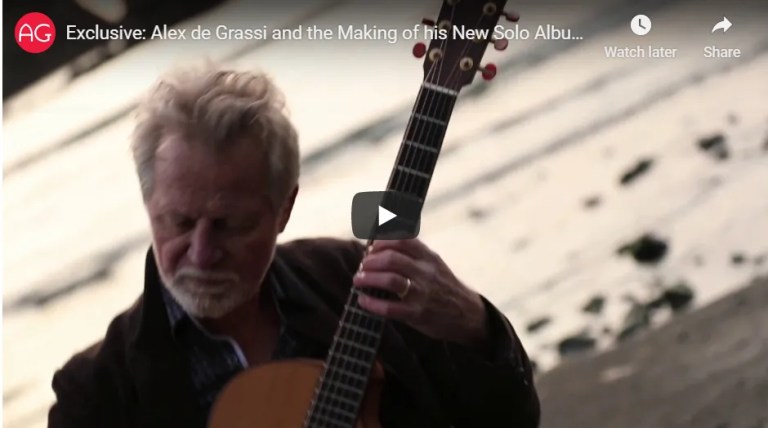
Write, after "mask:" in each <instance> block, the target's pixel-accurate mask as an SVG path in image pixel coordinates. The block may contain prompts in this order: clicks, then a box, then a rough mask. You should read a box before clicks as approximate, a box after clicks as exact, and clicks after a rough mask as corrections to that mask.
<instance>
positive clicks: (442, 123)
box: [412, 113, 448, 127]
mask: <svg viewBox="0 0 768 428" xmlns="http://www.w3.org/2000/svg"><path fill="white" fill-rule="evenodd" d="M412 116H413V117H414V118H416V119H420V120H424V121H427V122H429V123H433V124H435V125H440V126H442V127H446V126H448V122H446V121H443V120H440V119H435V118H434V117H432V116H427V115H425V114H420V113H414V114H413V115H412Z"/></svg>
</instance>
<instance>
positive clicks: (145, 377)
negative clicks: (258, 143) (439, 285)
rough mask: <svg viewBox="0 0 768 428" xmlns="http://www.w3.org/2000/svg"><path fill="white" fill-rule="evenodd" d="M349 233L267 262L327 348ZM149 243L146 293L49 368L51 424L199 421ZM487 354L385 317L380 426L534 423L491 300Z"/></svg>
mask: <svg viewBox="0 0 768 428" xmlns="http://www.w3.org/2000/svg"><path fill="white" fill-rule="evenodd" d="M362 250H363V248H362V246H361V245H360V244H359V243H357V242H353V241H341V240H334V239H311V240H310V239H307V240H299V241H293V242H290V243H287V244H281V245H279V246H278V249H277V253H276V256H275V261H274V263H273V266H272V269H273V272H275V274H276V275H277V276H278V278H279V280H280V281H281V282H282V283H284V284H286V286H285V287H284V289H285V293H284V294H285V295H284V296H283V297H282V298H283V299H285V300H287V302H286V303H287V304H286V305H285V306H286V308H287V309H285V310H286V311H287V312H286V319H287V322H289V323H290V324H291V326H292V327H293V328H295V329H297V331H300V332H302V334H304V335H306V336H307V337H310V338H312V339H314V340H317V341H318V342H319V343H323V344H325V346H327V345H328V344H329V343H330V339H331V338H332V336H333V334H334V332H335V329H336V325H337V322H338V317H339V315H340V313H341V311H342V309H343V307H344V303H345V302H346V297H347V294H348V292H349V288H350V287H351V283H352V282H351V280H352V276H353V274H354V272H355V271H356V269H357V266H358V265H359V263H360V260H361V257H362ZM161 287H162V285H161V283H160V281H159V276H158V272H157V266H156V265H155V261H154V256H153V255H152V251H151V250H150V251H149V252H148V254H147V258H146V269H145V279H144V292H143V294H142V296H141V297H140V298H139V299H138V300H137V302H136V303H135V304H134V305H133V306H132V307H131V308H129V309H128V310H127V311H125V312H123V313H122V314H120V315H118V316H117V317H116V318H115V319H114V320H113V321H112V322H111V324H110V325H109V327H108V329H107V333H106V336H105V337H104V339H103V340H102V341H100V342H98V343H96V344H94V345H92V346H91V347H89V348H88V349H86V350H84V351H82V352H80V353H78V354H77V355H75V356H73V357H72V358H71V359H70V360H69V361H68V362H67V363H66V364H65V365H64V367H63V368H62V369H60V370H58V371H57V372H56V374H55V375H54V377H53V389H54V392H55V393H56V397H57V402H56V403H55V404H54V405H53V407H52V408H51V409H50V412H49V421H48V426H49V428H90V427H108V428H121V427H126V428H127V427H148V428H149V427H158V428H160V427H162V428H168V427H185V428H186V427H190V428H202V427H204V426H205V421H204V418H203V417H201V415H200V414H198V413H197V412H196V410H195V406H194V404H193V403H194V397H193V393H192V385H191V381H190V380H189V378H188V376H186V373H188V372H189V371H188V368H187V367H186V366H185V364H187V363H186V359H185V358H184V356H183V355H182V354H181V352H180V351H179V348H178V347H177V345H176V344H175V342H174V341H173V340H172V336H171V331H170V322H169V320H168V316H167V313H166V311H165V307H164V303H163V300H162V292H161ZM485 303H486V306H487V307H488V309H489V323H490V327H491V329H492V330H491V331H492V337H494V338H495V339H494V340H496V344H495V346H494V347H495V348H496V349H495V350H494V352H496V353H498V352H501V353H505V354H507V355H480V354H479V353H477V352H476V351H474V350H470V349H467V348H465V347H463V346H461V345H457V344H452V343H444V342H440V341H436V340H432V339H429V338H427V337H425V336H424V335H422V334H420V333H418V332H416V331H415V330H413V329H410V328H408V327H406V326H404V325H402V324H399V323H394V322H391V323H388V325H387V327H386V330H385V332H384V335H383V337H382V341H381V346H380V350H379V358H380V362H381V363H382V365H383V367H384V368H385V375H386V386H385V388H384V391H383V394H382V398H381V403H380V406H381V407H380V409H381V412H380V420H381V423H382V425H383V426H384V427H398V428H399V427H409V426H414V427H415V426H418V427H449V426H455V427H515V428H533V427H536V426H538V423H539V412H540V410H539V401H538V396H537V394H536V390H535V388H534V385H533V380H532V373H531V366H530V363H529V361H528V357H527V356H526V354H525V351H524V350H523V347H522V345H521V344H520V342H519V341H518V339H517V336H516V335H515V333H514V331H513V329H512V326H511V325H510V324H509V322H508V321H507V320H506V318H504V317H503V315H501V313H500V312H499V311H498V310H496V309H495V308H494V307H493V306H492V305H491V304H490V303H489V302H488V301H487V300H486V301H485Z"/></svg>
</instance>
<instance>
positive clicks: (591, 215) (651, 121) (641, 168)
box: [2, 0, 768, 428]
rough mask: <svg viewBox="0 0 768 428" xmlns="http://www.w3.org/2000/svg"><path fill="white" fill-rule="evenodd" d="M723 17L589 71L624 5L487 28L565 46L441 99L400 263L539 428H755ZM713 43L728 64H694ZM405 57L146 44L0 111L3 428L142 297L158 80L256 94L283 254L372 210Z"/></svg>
mask: <svg viewBox="0 0 768 428" xmlns="http://www.w3.org/2000/svg"><path fill="white" fill-rule="evenodd" d="M733 4H734V5H736V6H732V7H730V8H729V9H728V11H727V13H728V17H729V19H730V20H731V21H733V22H734V27H733V29H731V30H730V31H729V32H728V33H725V34H717V35H714V34H711V33H710V31H709V30H710V28H711V26H712V24H713V22H715V21H716V20H717V19H721V18H722V15H723V13H724V12H723V7H724V6H722V4H721V3H718V2H715V1H701V2H694V1H692V0H689V1H682V0H680V1H649V2H645V3H644V10H643V12H644V13H646V14H648V15H649V16H652V17H653V19H654V22H655V23H654V30H653V31H652V32H651V33H649V34H648V35H647V36H645V38H644V40H643V44H651V45H655V46H666V47H668V48H675V49H677V54H676V55H677V56H676V57H675V58H674V59H673V58H611V59H608V58H606V57H605V53H604V51H605V49H604V48H605V46H606V45H629V44H633V45H635V44H637V39H636V38H635V36H634V35H633V34H632V33H631V32H630V30H629V22H630V20H631V18H632V17H633V15H634V14H636V13H637V10H636V9H637V7H636V2H632V1H630V0H624V1H621V0H600V1H596V2H590V3H589V4H588V5H586V4H584V5H579V6H578V7H577V6H575V5H573V6H568V7H559V8H556V9H547V8H545V7H543V6H541V5H540V4H538V2H535V1H526V2H517V3H514V4H513V3H509V5H510V7H512V8H514V9H516V10H517V11H518V12H519V13H520V15H521V17H522V18H521V20H520V22H519V23H518V24H517V25H526V26H529V28H536V27H537V26H539V25H555V26H557V27H558V28H570V29H572V34H574V35H578V37H579V38H578V39H576V38H574V39H572V40H533V39H532V40H513V41H510V44H509V47H508V48H507V49H506V50H503V51H494V50H490V49H489V51H488V53H487V56H486V58H485V60H486V61H488V62H493V63H495V64H496V65H497V66H498V69H499V71H498V75H497V76H496V77H495V78H494V79H493V80H491V81H490V82H486V81H483V80H481V79H475V82H474V83H473V84H472V85H471V86H469V87H467V88H465V89H464V90H463V91H462V94H461V96H460V98H459V101H458V103H457V106H456V108H455V110H454V113H453V117H452V121H451V125H450V127H449V130H448V134H447V136H446V140H445V143H444V146H443V150H442V154H441V156H440V159H439V161H438V164H437V169H436V172H435V175H434V177H433V179H432V183H431V187H430V191H429V195H428V197H427V201H426V204H425V208H424V214H423V218H422V227H421V235H420V238H421V239H422V240H424V241H425V242H426V243H427V244H429V245H430V246H431V247H432V248H433V249H435V251H436V252H438V253H439V254H440V255H441V256H442V258H443V259H444V260H445V261H446V262H447V263H448V264H449V265H450V266H451V267H452V268H453V270H454V271H455V273H456V274H457V275H458V276H459V277H460V278H461V279H462V280H463V281H465V282H466V283H467V284H468V285H470V286H471V287H473V288H475V289H476V290H478V291H479V292H481V293H483V294H484V295H485V296H486V297H488V299H490V300H491V301H492V302H493V303H494V304H496V305H497V306H498V307H499V308H500V309H501V310H502V311H503V312H504V313H505V314H506V315H507V316H508V318H509V319H510V321H511V322H512V323H513V324H514V326H515V328H516V330H517V332H518V333H519V335H520V337H521V339H522V341H523V343H524V345H525V347H526V349H527V350H528V352H529V354H530V356H531V358H532V360H533V361H534V362H535V363H536V367H537V375H536V376H537V385H538V388H539V391H540V395H541V400H542V412H543V420H542V427H544V428H560V427H563V428H580V427H585V428H586V427H594V426H600V427H606V428H609V427H617V428H645V427H649V428H650V427H654V428H656V427H659V428H677V427H682V428H688V427H690V428H742V427H743V428H766V427H768V413H766V412H767V410H766V409H768V334H767V333H766V332H768V328H765V326H766V325H767V323H768V279H766V278H768V241H767V240H766V239H765V237H768V198H766V197H765V194H766V190H765V189H766V183H768V103H766V101H765V100H766V94H768V79H766V78H765V76H766V75H768V34H766V32H765V22H766V21H767V20H768V6H767V5H766V4H765V2H760V1H753V2H751V1H743V2H734V3H733ZM439 5H440V2H431V1H421V0H419V1H415V2H411V3H408V5H407V6H406V5H405V3H404V4H403V5H400V4H398V7H396V8H395V7H392V8H389V9H387V10H386V11H381V13H378V14H377V13H373V12H371V10H370V8H371V5H370V3H368V2H363V1H320V0H317V1H306V2H302V3H301V4H295V5H294V4H292V3H291V4H289V3H286V4H285V7H284V8H280V9H275V10H274V11H271V12H270V14H258V13H256V12H251V13H244V12H243V11H244V10H251V11H253V10H254V9H253V6H251V5H250V3H249V2H246V1H226V2H223V3H222V4H221V5H219V6H217V7H215V8H213V9H210V10H207V11H206V12H204V13H202V14H198V15H195V16H194V17H192V18H189V19H186V20H184V21H182V22H181V23H179V24H177V25H176V26H175V27H176V28H187V29H190V31H191V29H194V28H197V27H198V26H207V27H210V28H215V27H216V25H219V24H221V23H226V24H227V25H228V26H229V27H233V28H234V27H238V26H239V27H246V26H247V27H250V28H260V27H262V26H269V27H270V28H272V27H274V28H295V27H297V26H298V25H303V26H309V25H314V26H318V27H329V28H330V27H333V26H336V25H338V23H339V22H363V21H365V22H367V23H369V24H370V25H374V24H375V25H377V26H378V27H379V28H397V29H399V30H400V31H401V30H402V29H405V28H411V27H413V25H415V24H418V23H419V22H420V21H421V19H422V17H424V16H433V15H434V14H435V12H436V11H437V10H438V8H439ZM507 25H512V26H514V25H515V24H509V23H507ZM699 34H700V35H699ZM713 43H716V44H717V45H719V46H721V47H723V48H725V47H736V46H737V47H738V48H739V49H740V52H741V53H742V55H741V56H740V57H739V58H707V57H705V56H704V55H703V49H704V47H705V46H706V45H708V44H713ZM412 44H413V43H412V42H410V41H402V40H401V41H398V42H397V43H387V42H385V41H376V40H364V41H353V40H336V41H323V42H318V41H317V40H284V41H274V40H273V41H258V42H257V41H245V40H241V41H238V40H229V41H215V40H211V41H202V42H201V41H197V42H195V41H171V40H157V41H154V40H153V41H147V42H144V43H141V44H139V45H137V46H134V47H132V48H131V49H129V50H126V51H124V52H122V53H120V54H116V55H114V57H113V58H112V59H110V60H108V61H105V62H103V63H102V62H99V61H97V60H96V59H92V62H93V63H91V64H90V65H88V66H85V65H84V61H85V62H87V61H86V59H83V58H81V59H80V60H79V61H78V62H77V63H76V64H70V65H68V66H64V67H63V68H61V69H57V71H56V72H54V73H52V74H51V75H50V76H48V77H47V78H46V79H45V80H43V81H40V82H38V83H36V84H35V85H32V86H30V87H29V88H27V89H25V90H24V91H22V92H20V93H19V94H18V95H16V96H14V97H12V98H10V99H6V100H4V104H3V107H4V118H3V125H4V126H3V169H4V171H3V223H4V224H3V227H4V230H3V249H4V254H3V267H4V269H3V279H2V284H3V379H4V382H3V404H4V406H3V407H4V412H3V426H5V427H9V428H39V427H44V426H45V424H46V412H47V409H48V408H49V407H50V405H51V403H52V401H53V399H54V397H53V393H52V390H51V388H50V381H51V376H52V375H53V372H54V371H55V370H56V369H57V368H58V367H60V366H61V365H62V364H63V363H64V362H65V361H66V360H67V359H68V358H69V356H70V355H72V354H73V353H74V352H76V351H79V350H81V349H83V348H85V347H86V346H87V345H89V344H91V343H92V342H94V341H96V340H98V339H99V338H101V337H102V336H103V334H104V332H105V329H106V326H107V324H108V322H109V321H110V320H111V319H112V317H114V316H115V315H116V314H117V313H118V312H120V311H122V310H124V309H125V308H127V307H128V306H130V304H131V303H132V302H133V301H134V300H135V299H136V298H137V297H138V295H139V294H140V292H141V284H142V283H141V281H142V278H143V272H142V269H143V260H144V255H145V253H146V250H147V248H148V245H149V243H150V237H149V231H148V224H147V220H146V217H145V213H144V211H143V207H142V204H141V196H140V193H139V187H138V182H137V179H136V177H135V175H134V170H133V165H132V160H131V157H130V151H129V148H128V138H129V135H130V132H131V126H132V119H133V117H132V115H131V112H132V110H133V108H134V107H135V105H136V102H137V99H138V96H139V95H141V93H142V91H144V90H146V89H147V88H148V87H149V85H150V84H152V82H153V81H154V80H155V79H156V78H157V77H158V74H159V73H162V72H164V71H166V70H167V69H168V68H169V67H172V66H174V65H181V64H189V63H192V62H199V61H200V59H201V58H209V59H213V60H216V61H219V62H222V63H224V64H227V65H228V66H231V67H235V68H258V69H263V70H266V71H268V72H269V74H270V75H272V76H274V78H275V79H276V82H277V84H278V85H279V86H280V87H281V88H282V89H283V90H284V92H285V95H286V100H287V104H288V107H289V111H290V115H291V118H292V119H293V120H294V121H295V123H296V126H297V128H298V130H299V134H300V142H301V148H302V177H301V182H300V184H301V192H300V195H299V198H298V200H297V204H296V207H295V209H294V214H293V216H292V220H291V223H290V224H289V227H288V228H287V230H286V232H285V234H284V235H283V236H282V238H281V239H282V240H283V241H287V240H290V239H296V238H300V237H310V236H335V237H341V238H351V237H352V234H351V229H350V224H349V221H350V219H349V217H350V213H349V210H350V206H351V201H352V197H353V196H354V194H355V193H357V192H361V191H375V190H383V187H384V186H385V184H386V180H387V177H388V175H389V173H390V170H391V168H392V163H393V161H394V159H395V155H396V154H397V150H398V147H399V144H400V141H401V139H402V133H403V130H404V129H405V125H406V121H407V119H408V115H409V113H410V111H411V108H412V106H413V101H414V99H415V96H416V92H417V90H418V88H419V84H420V83H421V79H422V77H423V70H422V62H421V60H418V59H415V58H413V56H412V55H411V47H412ZM97 63H98V64H97ZM7 66H8V65H6V67H7ZM42 124H44V126H43V125H42Z"/></svg>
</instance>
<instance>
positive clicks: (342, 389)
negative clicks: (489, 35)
mask: <svg viewBox="0 0 768 428" xmlns="http://www.w3.org/2000/svg"><path fill="white" fill-rule="evenodd" d="M457 97H458V92H457V91H455V90H452V89H447V88H444V87H441V86H438V85H435V84H432V83H428V82H427V81H425V82H424V83H422V85H421V89H420V91H419V95H418V97H417V99H416V103H415V105H414V108H413V112H412V113H411V117H410V120H409V121H408V126H407V127H406V131H405V136H404V137H403V141H402V143H401V144H400V150H399V152H398V154H397V159H396V161H395V165H394V167H393V168H392V173H391V175H390V178H389V183H388V184H387V190H388V191H389V192H387V194H389V193H390V192H397V193H398V194H399V195H401V196H403V195H404V196H406V197H409V198H411V199H414V200H415V201H417V202H418V203H419V204H421V205H420V206H422V205H423V203H424V200H425V199H426V196H427V191H428V189H429V184H430V181H431V179H432V174H433V173H434V170H435V165H436V164H437V158H438V156H439V155H440V150H441V148H442V145H443V140H444V138H445V133H446V130H447V128H448V122H449V121H450V117H451V113H452V112H453V107H454V105H455V103H456V99H457ZM385 200H386V197H385ZM384 204H386V202H384ZM368 243H369V244H371V243H372V241H369V242H368ZM367 293H368V294H370V295H373V296H374V297H379V298H392V296H390V295H389V293H387V292H384V291H381V290H372V291H368V292H367ZM357 296H358V291H357V290H353V291H352V292H351V293H350V296H349V299H348V301H347V304H346V306H345V307H344V312H343V313H342V316H341V320H340V322H339V327H338V329H337V331H336V334H335V336H334V339H333V342H332V344H331V347H330V350H329V352H328V357H327V359H326V364H325V371H324V372H323V375H322V377H321V378H320V381H319V383H318V387H317V389H316V392H315V397H314V400H313V402H312V405H311V406H310V410H309V413H308V414H307V420H306V425H305V426H306V427H320V426H327V424H328V423H332V424H333V426H345V427H350V428H352V427H354V425H355V421H356V420H357V415H358V411H359V408H360V405H361V403H362V401H363V398H364V396H365V392H366V389H367V386H368V380H369V376H370V373H371V370H372V369H373V366H374V363H375V361H376V354H377V352H378V348H379V343H380V342H381V335H382V332H383V330H384V325H385V323H386V321H385V320H384V319H383V318H381V317H379V316H376V315H373V314H371V313H369V312H367V311H365V310H363V309H362V308H361V307H360V306H359V305H358V303H357Z"/></svg>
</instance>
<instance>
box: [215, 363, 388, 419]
mask: <svg viewBox="0 0 768 428" xmlns="http://www.w3.org/2000/svg"><path fill="white" fill-rule="evenodd" d="M322 374H323V361H320V360H310V359H296V360H286V361H281V362H275V363H269V364H264V365H262V366H259V367H255V368H251V369H247V370H245V371H244V372H243V373H241V374H240V375H238V376H237V377H235V379H233V380H232V382H230V383H229V384H228V385H227V386H226V388H224V390H223V391H222V392H221V394H220V395H219V397H218V399H217V401H216V403H215V405H214V407H213V409H212V411H211V417H210V419H209V421H208V427H209V428H253V427H259V428H299V427H302V426H303V425H304V418H305V416H306V413H307V409H309V407H310V403H311V402H312V397H313V396H314V392H315V387H316V386H317V382H318V380H319V379H320V376H321V375H322ZM383 386H384V371H383V369H382V368H381V366H380V365H379V364H376V365H375V366H374V370H373V373H372V374H371V381H370V383H369V384H368V389H367V390H366V394H365V398H364V400H363V403H362V406H361V409H360V417H359V418H358V421H357V424H356V425H355V428H380V427H381V425H380V424H379V398H380V396H381V389H382V388H383Z"/></svg>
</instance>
